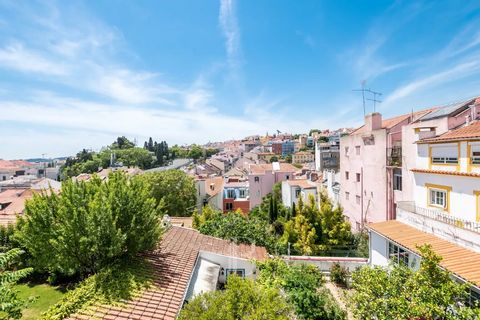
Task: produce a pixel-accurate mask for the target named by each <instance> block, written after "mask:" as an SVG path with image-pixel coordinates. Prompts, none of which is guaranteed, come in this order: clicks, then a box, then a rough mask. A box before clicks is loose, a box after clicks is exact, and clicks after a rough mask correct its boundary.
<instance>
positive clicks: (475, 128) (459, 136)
mask: <svg viewBox="0 0 480 320" xmlns="http://www.w3.org/2000/svg"><path fill="white" fill-rule="evenodd" d="M475 138H480V121H476V122H473V123H471V124H469V125H466V126H463V127H460V128H458V129H454V130H451V131H448V132H446V133H444V134H442V135H440V136H438V137H434V138H428V139H423V140H419V141H418V142H417V143H431V142H448V141H461V140H469V139H475Z"/></svg>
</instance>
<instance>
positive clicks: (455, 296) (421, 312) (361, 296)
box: [351, 245, 480, 320]
mask: <svg viewBox="0 0 480 320" xmlns="http://www.w3.org/2000/svg"><path fill="white" fill-rule="evenodd" d="M419 251H420V253H421V256H422V259H421V263H420V268H419V269H418V270H416V271H415V270H413V269H412V268H409V266H406V265H404V264H394V265H392V266H391V267H390V268H388V269H387V268H382V267H378V266H377V267H370V266H365V267H363V268H361V269H359V270H358V271H356V272H354V273H353V274H352V286H353V289H354V291H353V293H352V296H351V303H352V309H353V312H354V313H355V315H356V316H357V317H358V318H360V319H372V320H373V319H378V320H384V319H385V320H386V319H437V320H453V319H457V320H462V319H464V320H467V319H479V317H480V309H479V308H478V307H477V306H475V307H469V306H468V286H467V285H466V284H460V283H458V282H456V281H455V280H453V279H452V276H451V274H450V272H449V271H447V270H445V269H442V268H440V267H439V265H438V264H439V263H440V261H441V257H440V256H438V255H436V254H435V253H434V252H433V251H432V250H431V247H430V246H428V245H424V246H421V247H419Z"/></svg>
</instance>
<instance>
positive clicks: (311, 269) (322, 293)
mask: <svg viewBox="0 0 480 320" xmlns="http://www.w3.org/2000/svg"><path fill="white" fill-rule="evenodd" d="M257 265H258V267H259V279H258V281H259V283H261V284H263V285H264V286H266V287H269V288H278V289H281V290H282V291H284V292H285V294H286V296H287V301H288V302H289V303H291V304H292V305H293V306H294V308H295V313H296V314H297V316H298V318H299V319H305V320H310V319H311V320H313V319H325V320H341V319H346V315H345V312H344V311H343V310H342V309H341V308H340V307H339V306H338V305H337V304H336V302H335V300H334V299H333V297H332V296H331V294H330V293H329V292H328V290H326V289H325V288H323V287H322V286H323V284H324V279H323V276H322V274H321V272H320V271H319V270H318V268H316V267H315V266H312V265H305V264H302V265H292V266H288V265H287V264H286V263H285V262H284V261H283V260H282V259H280V258H276V259H268V260H266V261H264V262H257Z"/></svg>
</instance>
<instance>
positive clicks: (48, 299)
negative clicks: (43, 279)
mask: <svg viewBox="0 0 480 320" xmlns="http://www.w3.org/2000/svg"><path fill="white" fill-rule="evenodd" d="M15 289H17V290H18V296H19V297H20V298H21V299H24V300H26V299H33V301H31V303H29V304H28V305H27V306H26V308H25V309H23V310H22V320H37V319H38V318H40V315H41V314H42V313H44V312H46V311H47V310H48V309H49V308H50V307H51V306H53V305H55V304H56V303H57V302H59V301H60V299H62V297H63V296H64V295H65V292H66V290H67V288H66V287H64V286H61V287H57V286H51V285H48V284H45V283H22V284H18V285H16V286H15Z"/></svg>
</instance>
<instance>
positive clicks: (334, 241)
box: [319, 192, 353, 251]
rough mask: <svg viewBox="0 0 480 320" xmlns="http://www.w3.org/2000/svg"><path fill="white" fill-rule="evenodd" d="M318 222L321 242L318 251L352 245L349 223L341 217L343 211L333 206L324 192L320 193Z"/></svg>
mask: <svg viewBox="0 0 480 320" xmlns="http://www.w3.org/2000/svg"><path fill="white" fill-rule="evenodd" d="M320 203H321V206H320V221H321V228H322V242H321V246H320V248H319V250H321V251H329V250H331V249H332V248H334V247H336V246H342V245H345V244H347V243H352V241H353V235H352V232H351V226H350V222H349V221H348V220H347V219H346V218H345V216H344V215H343V209H342V208H341V207H340V206H338V207H336V208H333V205H332V203H331V201H330V199H329V198H328V196H327V194H326V193H325V192H321V193H320Z"/></svg>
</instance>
